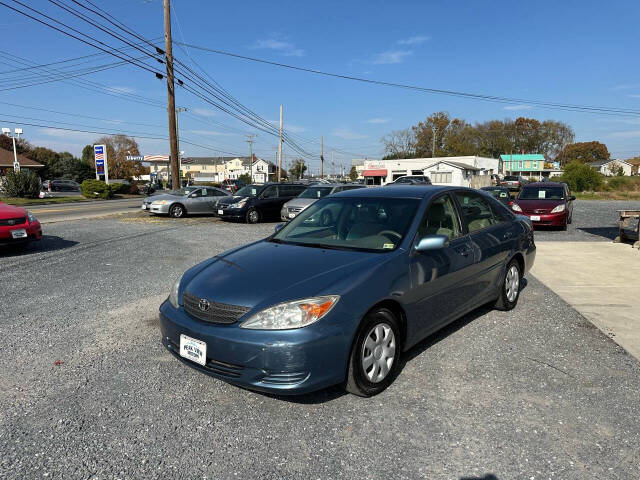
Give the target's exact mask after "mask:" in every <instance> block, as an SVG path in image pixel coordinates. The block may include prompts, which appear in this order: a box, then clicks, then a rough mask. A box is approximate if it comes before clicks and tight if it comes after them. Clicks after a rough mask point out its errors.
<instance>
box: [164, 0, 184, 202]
mask: <svg viewBox="0 0 640 480" xmlns="http://www.w3.org/2000/svg"><path fill="white" fill-rule="evenodd" d="M163 6H164V51H165V63H166V64H167V110H168V113H169V150H170V154H171V157H170V158H171V187H172V188H173V189H174V190H177V189H178V188H180V170H179V168H178V155H179V153H178V133H177V131H178V129H177V125H176V118H177V114H176V92H175V84H174V79H173V43H172V42H173V40H172V39H171V3H170V0H163Z"/></svg>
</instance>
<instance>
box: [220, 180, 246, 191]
mask: <svg viewBox="0 0 640 480" xmlns="http://www.w3.org/2000/svg"><path fill="white" fill-rule="evenodd" d="M242 187H244V182H243V181H242V180H238V179H231V178H227V179H225V180H224V181H223V182H222V185H221V188H222V189H223V190H226V191H227V192H229V193H232V194H233V193H236V192H237V191H238V190H240V189H241V188H242Z"/></svg>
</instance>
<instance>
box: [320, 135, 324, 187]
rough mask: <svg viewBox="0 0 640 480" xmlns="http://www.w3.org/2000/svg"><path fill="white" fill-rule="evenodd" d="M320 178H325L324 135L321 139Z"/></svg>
mask: <svg viewBox="0 0 640 480" xmlns="http://www.w3.org/2000/svg"><path fill="white" fill-rule="evenodd" d="M320 145H321V147H320V148H321V150H320V178H324V135H323V136H322V137H320Z"/></svg>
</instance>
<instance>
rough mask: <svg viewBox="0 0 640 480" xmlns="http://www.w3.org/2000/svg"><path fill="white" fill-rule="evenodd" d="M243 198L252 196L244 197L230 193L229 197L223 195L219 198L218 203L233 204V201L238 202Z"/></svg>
mask: <svg viewBox="0 0 640 480" xmlns="http://www.w3.org/2000/svg"><path fill="white" fill-rule="evenodd" d="M243 198H251V197H243V196H241V195H229V196H228V197H221V198H220V200H218V205H231V204H232V203H237V202H239V201H240V200H242V199H243Z"/></svg>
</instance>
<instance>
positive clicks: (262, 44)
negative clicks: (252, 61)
mask: <svg viewBox="0 0 640 480" xmlns="http://www.w3.org/2000/svg"><path fill="white" fill-rule="evenodd" d="M250 48H253V49H256V50H275V51H277V52H279V53H281V54H282V55H284V56H285V57H303V56H304V54H305V52H304V50H303V49H301V48H297V47H296V46H295V45H294V44H293V43H291V42H288V41H286V40H280V39H277V38H273V37H272V38H265V39H262V40H258V41H256V43H254V44H253V45H252V46H251V47H250Z"/></svg>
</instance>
